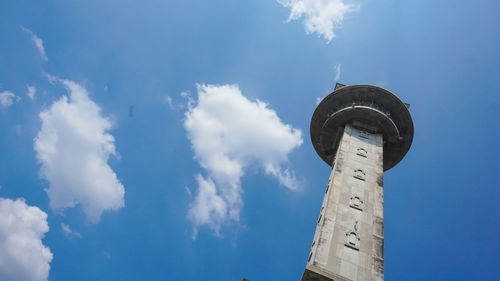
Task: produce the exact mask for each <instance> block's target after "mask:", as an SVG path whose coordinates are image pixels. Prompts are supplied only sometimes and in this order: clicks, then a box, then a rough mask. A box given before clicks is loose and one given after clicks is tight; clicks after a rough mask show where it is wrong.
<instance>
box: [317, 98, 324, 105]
mask: <svg viewBox="0 0 500 281" xmlns="http://www.w3.org/2000/svg"><path fill="white" fill-rule="evenodd" d="M322 100H323V98H320V97H317V98H316V105H318V104H320V102H321V101H322Z"/></svg>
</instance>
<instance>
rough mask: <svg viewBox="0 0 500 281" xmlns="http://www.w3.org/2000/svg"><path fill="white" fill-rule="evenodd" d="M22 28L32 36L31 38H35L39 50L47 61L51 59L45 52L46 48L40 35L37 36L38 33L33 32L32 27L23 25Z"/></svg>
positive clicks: (34, 41)
mask: <svg viewBox="0 0 500 281" xmlns="http://www.w3.org/2000/svg"><path fill="white" fill-rule="evenodd" d="M21 29H22V30H23V31H25V32H26V33H28V34H29V35H30V36H31V40H33V43H35V46H36V48H37V49H38V52H39V53H40V57H41V58H42V59H43V60H45V61H47V60H49V59H48V58H47V55H46V54H45V48H44V47H43V40H42V39H41V38H40V37H38V36H36V34H35V33H33V31H31V30H30V29H28V28H26V27H24V26H21Z"/></svg>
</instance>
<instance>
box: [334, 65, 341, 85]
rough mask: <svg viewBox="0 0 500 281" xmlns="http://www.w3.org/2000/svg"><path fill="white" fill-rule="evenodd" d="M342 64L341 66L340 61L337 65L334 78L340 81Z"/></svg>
mask: <svg viewBox="0 0 500 281" xmlns="http://www.w3.org/2000/svg"><path fill="white" fill-rule="evenodd" d="M340 66H341V65H340V63H339V64H337V66H336V67H335V78H334V80H335V81H339V79H340Z"/></svg>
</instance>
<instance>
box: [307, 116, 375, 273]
mask: <svg viewBox="0 0 500 281" xmlns="http://www.w3.org/2000/svg"><path fill="white" fill-rule="evenodd" d="M376 132H377V130H376V129H375V130H371V128H370V127H369V126H366V125H363V124H359V123H357V122H354V126H353V125H352V124H346V125H345V127H344V130H343V134H342V137H341V140H340V143H339V145H338V149H337V151H336V154H335V158H334V161H333V163H332V171H331V174H330V178H329V180H328V185H327V187H326V192H325V195H324V199H323V204H322V206H321V211H320V214H319V218H318V222H317V226H316V232H315V234H314V240H313V242H312V244H311V252H310V255H309V259H308V262H307V266H306V269H305V271H304V274H303V276H302V279H301V280H302V281H312V280H314V281H326V280H328V281H331V280H334V281H348V280H352V281H365V280H366V281H383V280H384V230H383V221H384V214H383V212H384V211H383V170H384V161H383V160H384V159H383V141H384V140H383V136H382V134H380V133H376Z"/></svg>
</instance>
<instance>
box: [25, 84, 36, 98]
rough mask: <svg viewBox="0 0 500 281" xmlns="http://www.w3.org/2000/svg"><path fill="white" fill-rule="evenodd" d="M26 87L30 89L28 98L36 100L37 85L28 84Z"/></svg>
mask: <svg viewBox="0 0 500 281" xmlns="http://www.w3.org/2000/svg"><path fill="white" fill-rule="evenodd" d="M26 89H28V93H27V95H28V98H30V100H34V99H35V94H36V88H35V86H30V85H26Z"/></svg>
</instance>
